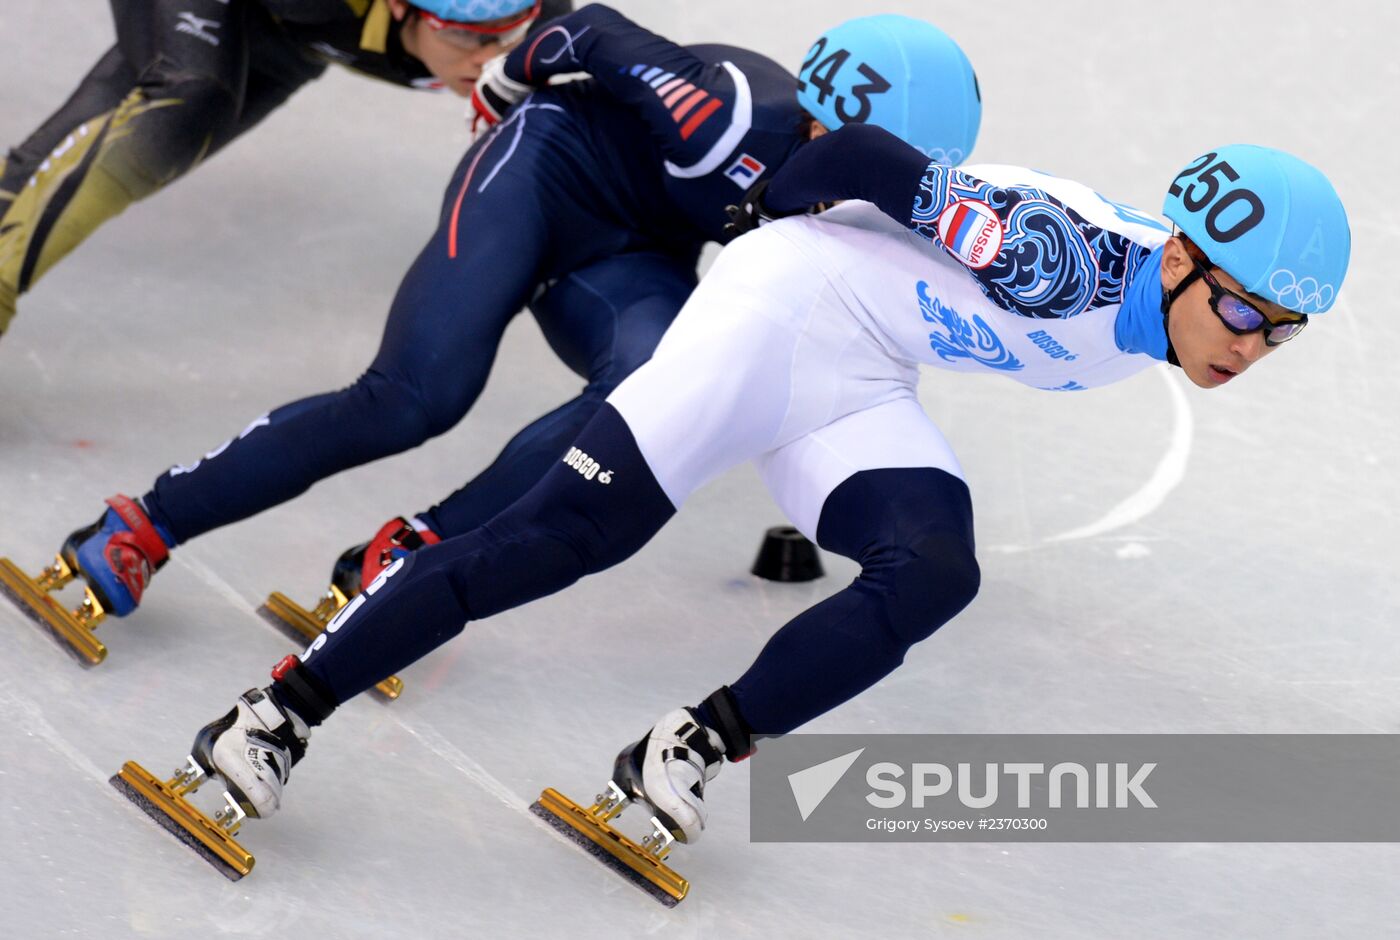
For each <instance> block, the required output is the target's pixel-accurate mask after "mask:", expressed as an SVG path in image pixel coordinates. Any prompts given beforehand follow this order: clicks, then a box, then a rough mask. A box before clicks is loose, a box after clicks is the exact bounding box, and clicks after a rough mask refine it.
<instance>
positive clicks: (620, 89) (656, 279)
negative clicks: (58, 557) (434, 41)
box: [144, 5, 808, 543]
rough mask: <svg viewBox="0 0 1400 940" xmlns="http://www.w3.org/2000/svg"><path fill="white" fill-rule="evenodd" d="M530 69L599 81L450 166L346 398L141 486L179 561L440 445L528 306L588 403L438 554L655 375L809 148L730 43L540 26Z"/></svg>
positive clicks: (554, 424) (531, 101)
mask: <svg viewBox="0 0 1400 940" xmlns="http://www.w3.org/2000/svg"><path fill="white" fill-rule="evenodd" d="M545 57H547V58H550V59H551V62H550V63H549V64H545V63H544V62H543V61H542V60H543V58H545ZM527 65H528V66H529V69H530V74H529V76H528V78H529V80H530V81H532V82H544V81H547V78H548V75H549V74H550V73H551V71H587V72H589V73H590V74H592V75H593V76H594V78H593V79H591V80H587V81H581V82H574V83H570V84H565V85H560V86H555V87H550V88H545V89H541V90H539V91H536V92H535V93H534V94H532V95H531V96H530V97H528V98H527V99H525V100H524V101H523V102H521V103H520V105H519V106H517V107H516V108H515V110H513V111H512V112H510V113H509V115H508V116H507V117H506V118H505V119H504V120H503V121H502V122H501V123H500V124H499V125H498V126H497V127H495V128H494V129H493V130H492V131H491V132H490V133H489V134H488V135H486V136H485V137H483V138H482V139H481V140H479V141H478V142H477V143H476V144H475V145H474V146H473V147H472V148H471V149H469V150H468V151H467V153H466V155H465V156H464V157H463V159H462V162H461V164H460V165H459V166H458V167H457V170H456V172H455V173H454V174H453V177H452V180H451V182H450V183H449V185H448V187H447V192H446V195H445V197H444V200H443V205H442V209H441V213H440V216H439V223H438V228H437V231H436V232H435V233H434V234H433V236H432V238H431V239H430V240H429V242H428V244H427V246H426V247H425V248H424V249H423V251H422V253H421V254H420V255H419V256H418V258H417V260H416V261H415V262H414V264H413V266H412V268H411V269H410V270H409V272H408V274H407V275H406V276H405V278H404V280H403V282H402V284H401V285H400V286H399V290H398V293H397V295H396V296H395V298H394V302H393V305H392V307H391V309H390V312H389V320H388V323H387V325H386V327H385V331H384V337H383V341H382V343H381V346H380V349H379V352H378V354H377V355H376V356H375V358H374V361H373V362H372V363H371V364H370V367H369V368H368V369H367V370H366V371H365V373H364V374H363V375H362V376H360V378H359V379H358V380H357V381H356V382H354V383H353V384H351V385H350V386H348V387H346V388H343V389H341V390H339V391H334V392H327V393H324V394H321V395H315V396H312V397H310V398H305V399H302V400H300V401H297V402H293V403H291V404H288V405H284V406H282V407H280V408H277V409H276V410H274V411H272V412H270V413H269V414H268V415H265V416H264V417H262V418H259V419H257V420H255V421H254V422H253V423H252V424H250V425H249V426H248V428H247V429H245V431H244V432H243V433H242V434H240V435H239V436H238V437H236V438H234V439H233V440H231V441H229V442H228V443H227V444H225V445H223V446H221V447H220V448H217V449H216V450H214V451H212V452H210V454H208V455H206V456H205V457H204V458H203V459H201V460H198V461H195V462H194V463H192V464H190V465H188V466H178V467H174V468H172V469H171V470H169V471H168V472H166V473H164V474H162V475H161V476H160V477H159V478H157V480H156V482H155V484H154V487H153V488H152V490H151V491H150V492H149V493H148V494H146V496H145V497H144V502H145V504H146V507H147V510H148V511H149V513H150V516H151V518H152V519H153V520H154V521H155V522H156V523H157V524H158V525H160V526H162V527H164V529H165V530H166V531H167V532H168V533H170V535H171V536H173V538H174V540H175V541H176V542H177V543H178V542H183V541H185V540H187V539H190V538H193V537H194V536H197V535H200V534H202V533H204V532H207V531H209V530H210V529H214V528H217V527H218V526H221V525H227V524H228V523H231V522H236V521H238V520H240V519H244V518H247V517H248V516H251V515H253V514H255V513H258V512H260V511H262V510H264V509H267V508H268V507H271V506H274V505H277V504H278V503H281V502H283V501H285V500H288V499H291V498H292V497H294V496H297V495H299V494H300V493H302V492H304V491H305V490H306V489H307V488H309V487H310V486H311V484H313V483H315V482H316V481H317V480H320V479H322V478H324V477H327V476H330V475H331V474H334V473H337V472H339V471H342V470H346V469H349V468H351V467H355V466H359V465H361V464H364V463H367V462H369V461H371V460H375V459H377V458H380V457H387V456H389V455H391V454H396V453H399V452H401V451H404V450H407V449H409V448H411V447H416V446H418V445H419V444H422V443H423V442H424V441H426V440H428V439H429V438H430V437H433V436H434V435H437V434H441V433H443V432H444V431H446V430H447V429H448V428H451V427H452V426H453V425H455V424H456V423H457V422H458V421H459V420H461V418H462V417H463V416H464V415H465V414H466V413H467V411H468V409H470V408H471V406H472V404H473V403H474V402H475V401H476V399H477V396H478V395H479V394H480V393H481V390H482V387H483V386H484V385H485V382H486V377H487V374H488V372H489V371H490V368H491V363H492V360H493V359H494V356H495V352H496V349H497V346H498V344H499V342H500V339H501V335H502V333H503V332H504V331H505V328H506V326H507V324H509V322H510V321H511V319H512V318H513V317H514V316H515V315H516V314H517V312H519V311H520V310H521V309H522V308H524V307H525V306H526V305H527V304H529V305H530V307H531V309H532V311H533V313H534V314H535V316H536V318H537V319H538V320H539V322H540V325H541V327H542V329H543V330H544V332H545V334H546V336H547V337H548V338H549V340H550V343H551V345H552V346H553V347H554V348H555V349H556V350H557V351H559V352H560V354H561V356H562V358H564V360H565V362H566V363H567V364H568V365H569V366H570V367H572V368H573V369H574V370H575V371H577V372H579V373H580V374H581V375H583V376H585V377H586V378H587V379H588V385H587V387H586V388H585V390H584V392H583V393H582V394H581V395H580V396H579V397H577V398H575V399H573V400H572V401H570V402H568V403H567V404H565V405H563V406H562V407H561V408H558V409H556V410H555V411H553V412H551V413H550V414H548V415H546V416H544V417H542V418H540V419H539V420H537V421H536V422H534V423H533V424H531V425H530V426H529V427H527V428H526V429H525V430H523V431H521V432H520V433H519V434H518V435H517V436H516V437H515V439H514V440H513V441H511V443H510V445H509V446H508V447H507V448H506V450H505V451H504V452H503V453H502V454H501V455H500V457H499V458H498V459H497V461H496V462H495V463H494V464H493V465H492V466H491V467H490V468H489V469H488V470H487V471H485V472H484V473H483V474H481V475H480V476H479V477H477V478H476V479H475V480H473V481H472V482H471V483H470V484H468V485H467V486H466V487H465V488H464V489H463V490H461V491H459V492H458V493H457V494H454V496H453V497H451V498H450V499H449V500H448V501H446V502H445V503H444V504H442V505H440V506H438V507H435V508H434V509H433V510H430V511H428V512H426V513H423V514H422V516H423V518H424V521H426V522H428V523H429V525H430V526H431V527H433V528H434V529H436V530H437V531H438V534H439V535H443V536H449V535H453V534H457V533H459V532H464V531H468V530H470V529H472V528H473V527H475V526H476V525H479V524H480V523H482V522H485V521H486V520H488V519H490V518H491V517H492V516H494V515H495V514H496V512H497V511H499V510H500V509H502V508H504V507H505V506H507V505H509V504H511V503H512V502H513V501H515V500H516V499H517V498H518V497H519V496H521V495H522V494H523V493H525V492H526V491H527V490H528V489H529V488H530V486H531V485H532V484H534V482H535V481H536V480H538V479H539V478H540V476H542V475H543V473H544V471H545V470H546V469H547V467H548V466H549V465H550V463H551V462H552V461H553V460H556V459H557V458H558V456H559V454H561V453H562V452H563V451H564V450H565V448H566V447H567V446H568V444H569V443H571V442H572V441H573V439H574V437H575V436H576V434H577V432H578V431H579V429H580V428H582V427H583V425H584V424H585V423H586V422H587V421H588V419H589V418H590V417H591V416H592V415H593V414H594V412H595V411H596V410H597V409H598V407H599V405H600V404H601V403H602V401H603V399H604V397H606V395H607V394H608V393H609V392H610V391H611V390H612V389H613V388H614V387H615V386H616V385H617V383H618V382H620V381H621V379H622V378H624V377H625V376H626V375H627V374H629V373H630V372H631V371H632V370H633V369H635V368H636V367H637V366H639V365H641V364H642V363H643V362H645V361H646V360H647V359H648V358H649V357H650V355H651V350H652V348H653V347H654V346H655V343H656V341H657V340H658V339H659V338H660V336H661V334H662V332H664V330H665V328H666V326H667V325H668V324H669V323H670V322H671V320H672V318H674V316H675V314H676V313H677V312H678V311H679V309H680V307H681V305H682V304H683V302H684V300H685V298H686V297H687V295H688V294H689V292H690V290H691V288H692V287H693V286H694V284H695V272H694V267H695V261H696V257H697V255H698V252H699V250H700V247H701V246H702V244H703V243H704V242H705V241H707V240H719V239H722V237H723V224H724V222H725V221H726V217H725V214H724V206H725V205H726V204H727V203H732V202H736V201H737V200H738V197H740V196H742V194H743V192H744V190H746V189H747V188H748V187H749V186H750V185H751V184H752V183H753V182H755V181H756V180H758V179H760V178H762V177H763V176H764V175H765V174H766V173H767V172H769V171H772V170H775V169H776V168H777V167H778V166H779V165H781V164H782V163H783V162H784V161H785V160H786V159H787V158H788V157H789V156H791V154H792V153H793V152H794V151H795V150H796V148H797V147H798V146H799V144H800V143H801V142H802V141H803V140H805V139H806V136H807V131H808V126H807V122H806V120H805V119H804V115H803V114H802V112H801V110H800V109H799V106H798V104H797V100H796V80H795V79H794V78H793V77H792V76H791V75H790V74H789V73H788V72H787V71H786V70H784V69H783V68H782V67H781V66H779V65H777V64H776V63H774V62H773V61H771V60H769V59H767V58H764V57H763V56H760V55H757V54H756V53H752V52H748V51H745V50H743V49H737V48H733V47H729V46H714V45H710V46H691V47H681V46H678V45H675V44H674V43H671V42H668V41H667V40H665V39H662V38H660V37H658V36H655V35H653V34H651V33H649V32H647V31H645V30H643V29H641V28H640V27H638V26H637V25H635V24H633V23H632V22H630V21H629V20H627V19H626V18H625V17H623V16H621V15H620V14H618V13H616V12H615V11H613V10H610V9H608V8H607V7H603V6H600V5H591V6H588V7H586V8H584V9H582V10H580V11H578V12H576V13H573V14H570V15H569V16H566V17H563V18H561V19H559V20H557V21H556V22H555V24H553V26H552V27H550V28H548V29H545V30H541V36H540V41H538V42H533V43H529V44H527V45H526V46H524V47H522V48H520V49H518V50H517V51H516V52H515V53H513V54H512V58H511V64H510V65H509V66H508V68H507V71H508V74H511V73H513V74H515V75H517V76H519V77H522V78H524V77H527V76H526V75H525V69H526V66H527ZM677 83H679V84H677ZM678 93H679V94H678ZM542 287H543V288H546V290H545V291H544V293H543V294H542V295H539V296H537V293H538V292H539V291H540V290H541V288H542ZM532 301H533V302H532Z"/></svg>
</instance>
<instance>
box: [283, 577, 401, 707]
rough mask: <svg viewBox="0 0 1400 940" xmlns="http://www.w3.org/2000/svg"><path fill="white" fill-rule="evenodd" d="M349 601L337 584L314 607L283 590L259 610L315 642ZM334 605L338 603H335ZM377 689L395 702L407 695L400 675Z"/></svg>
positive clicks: (299, 636)
mask: <svg viewBox="0 0 1400 940" xmlns="http://www.w3.org/2000/svg"><path fill="white" fill-rule="evenodd" d="M345 603H346V601H345V596H344V595H343V594H341V593H340V592H339V591H338V590H336V589H335V588H334V587H332V588H331V589H330V590H329V591H328V592H327V593H326V594H325V595H323V596H322V598H321V600H320V602H319V603H318V604H317V605H316V608H315V609H314V610H307V609H306V608H305V607H303V606H301V605H300V604H298V603H297V602H296V601H294V600H292V599H291V598H290V597H288V596H287V595H285V594H283V593H282V592H281V591H273V592H272V593H271V594H269V595H268V596H267V601H266V602H265V603H264V604H263V605H262V606H261V607H259V608H258V613H259V614H261V615H262V618H263V619H264V620H266V621H267V622H268V623H270V624H272V625H273V626H274V627H277V628H278V629H280V630H281V631H282V632H283V633H285V634H287V636H288V637H290V638H291V639H293V640H305V641H306V642H307V643H314V642H316V638H317V637H318V636H320V635H321V634H322V633H323V632H324V631H325V629H326V624H328V623H330V621H331V618H332V617H334V616H335V614H336V612H337V611H339V610H340V608H341V607H344V606H345ZM333 604H334V605H335V606H332V605H333ZM374 691H376V692H378V693H379V694H380V695H382V696H384V698H386V699H388V700H389V701H391V702H392V701H393V700H394V699H396V698H398V697H399V696H400V695H401V694H403V680H402V679H400V678H399V677H398V676H390V677H389V678H387V679H385V680H384V681H383V682H380V683H379V684H378V685H376V686H375V687H374Z"/></svg>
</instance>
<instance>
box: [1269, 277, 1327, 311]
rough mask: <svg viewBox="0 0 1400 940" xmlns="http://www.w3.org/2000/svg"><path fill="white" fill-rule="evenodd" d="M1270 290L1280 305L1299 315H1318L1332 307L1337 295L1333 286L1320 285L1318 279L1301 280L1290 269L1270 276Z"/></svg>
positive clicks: (1307, 278) (1306, 278)
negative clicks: (1318, 312)
mask: <svg viewBox="0 0 1400 940" xmlns="http://www.w3.org/2000/svg"><path fill="white" fill-rule="evenodd" d="M1269 290H1271V291H1273V292H1274V299H1275V300H1277V301H1278V302H1279V304H1280V305H1282V306H1284V307H1287V308H1288V309H1289V310H1295V311H1297V312H1298V313H1316V312H1317V311H1319V310H1326V309H1327V308H1328V307H1330V306H1331V305H1332V295H1333V294H1334V293H1336V290H1335V288H1333V286H1332V285H1331V284H1318V282H1317V278H1314V277H1305V278H1302V279H1301V280H1300V279H1299V278H1298V276H1297V275H1296V274H1294V273H1293V272H1292V271H1290V270H1289V269H1288V268H1279V269H1278V270H1277V271H1275V272H1274V273H1273V274H1271V275H1270V276H1269Z"/></svg>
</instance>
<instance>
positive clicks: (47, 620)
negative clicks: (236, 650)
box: [0, 496, 175, 666]
mask: <svg viewBox="0 0 1400 940" xmlns="http://www.w3.org/2000/svg"><path fill="white" fill-rule="evenodd" d="M107 507H108V508H107V511H106V512H104V513H103V514H102V516H101V517H100V518H99V519H98V520H97V521H96V522H94V523H93V524H92V525H90V526H85V527H84V528H81V529H79V530H77V531H76V532H74V533H73V534H72V535H70V536H68V538H67V540H66V541H64V543H63V548H61V549H60V550H59V553H58V555H57V556H56V557H55V558H54V562H53V564H52V565H50V566H49V567H47V568H45V569H44V570H43V571H42V572H40V574H39V575H38V577H34V578H31V577H30V576H29V575H27V574H25V573H24V571H22V570H21V569H20V568H19V567H18V566H17V565H15V564H14V563H13V562H11V561H9V560H8V559H2V558H0V589H3V590H4V592H5V593H6V594H8V595H9V596H10V598H11V599H12V600H14V601H15V603H16V604H18V605H19V607H20V609H21V610H23V611H24V612H25V613H26V614H28V615H29V616H30V617H32V618H33V619H34V620H35V621H37V622H38V623H39V624H41V625H42V626H45V627H47V628H48V629H49V630H50V631H52V632H53V633H54V635H55V636H57V637H58V638H59V639H60V640H62V641H63V642H64V643H65V644H66V645H67V646H68V648H69V649H71V650H72V651H73V652H74V653H75V654H76V655H77V656H78V658H79V659H80V661H82V662H83V663H84V664H86V665H89V666H95V665H97V664H98V663H100V662H102V660H104V659H105V658H106V657H107V648H106V647H105V646H104V645H103V644H102V643H101V642H99V641H98V639H97V637H96V636H95V635H94V633H93V631H94V630H95V629H96V628H97V625H98V624H99V623H101V622H102V621H103V620H104V619H106V617H108V616H113V617H125V616H126V615H128V614H130V613H131V612H132V611H134V610H135V609H136V608H137V606H138V605H139V604H140V603H141V598H142V596H143V595H144V594H145V593H146V588H147V586H148V585H149V584H150V583H151V578H152V577H153V576H154V575H155V573H156V571H157V570H159V569H160V567H161V566H162V565H164V564H165V563H166V561H167V560H169V558H170V548H171V547H172V546H173V545H174V544H175V540H174V539H173V538H172V537H171V535H170V533H168V532H166V531H164V530H163V529H162V528H161V527H160V526H158V525H156V524H155V523H154V522H152V521H151V518H150V516H148V515H147V514H146V510H145V507H143V506H142V505H141V502H140V501H139V500H135V499H132V498H131V497H129V496H113V497H112V498H111V499H109V500H107ZM75 578H81V579H82V581H83V585H84V593H83V601H82V603H81V604H80V605H79V606H77V607H76V608H74V609H72V610H69V609H67V608H65V607H64V606H63V605H62V604H61V603H59V601H58V600H57V599H56V598H55V597H54V596H53V594H54V592H56V591H58V590H60V589H61V588H63V587H64V586H65V585H67V584H68V583H69V582H71V581H73V580H74V579H75Z"/></svg>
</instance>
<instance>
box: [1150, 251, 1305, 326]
mask: <svg viewBox="0 0 1400 940" xmlns="http://www.w3.org/2000/svg"><path fill="white" fill-rule="evenodd" d="M1191 263H1192V264H1194V265H1195V266H1196V270H1195V271H1193V272H1192V273H1191V274H1190V275H1188V276H1187V278H1186V280H1185V281H1184V282H1182V283H1181V284H1180V285H1178V286H1177V289H1176V290H1175V291H1173V293H1174V294H1178V295H1179V294H1180V293H1181V292H1182V291H1183V290H1184V289H1185V288H1187V287H1190V286H1191V282H1192V281H1194V280H1195V279H1196V278H1197V277H1199V278H1201V279H1202V280H1203V281H1205V282H1206V287H1208V288H1209V289H1210V309H1211V310H1213V311H1215V315H1216V316H1217V317H1219V318H1220V322H1221V323H1223V324H1225V328H1226V329H1227V330H1229V331H1230V332H1231V333H1234V334H1235V335H1236V336H1243V335H1245V334H1246V333H1254V332H1256V331H1258V330H1263V331H1264V343H1265V345H1268V346H1282V345H1283V344H1284V343H1286V342H1288V341H1289V340H1290V339H1292V338H1293V337H1295V336H1297V335H1298V334H1299V333H1301V332H1303V327H1305V326H1307V325H1308V316H1307V314H1299V315H1298V319H1296V320H1283V321H1280V322H1274V321H1273V320H1270V319H1269V318H1268V317H1267V316H1265V315H1264V311H1262V310H1260V309H1259V308H1258V307H1256V306H1254V304H1252V303H1250V302H1249V301H1248V300H1246V299H1245V298H1243V297H1241V296H1240V295H1239V294H1237V293H1235V292H1234V291H1232V290H1230V289H1228V288H1226V287H1222V286H1220V282H1219V281H1217V280H1216V279H1215V278H1213V277H1211V274H1210V271H1208V270H1207V269H1206V267H1205V265H1203V264H1201V262H1199V261H1197V260H1196V259H1195V258H1192V259H1191Z"/></svg>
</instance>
